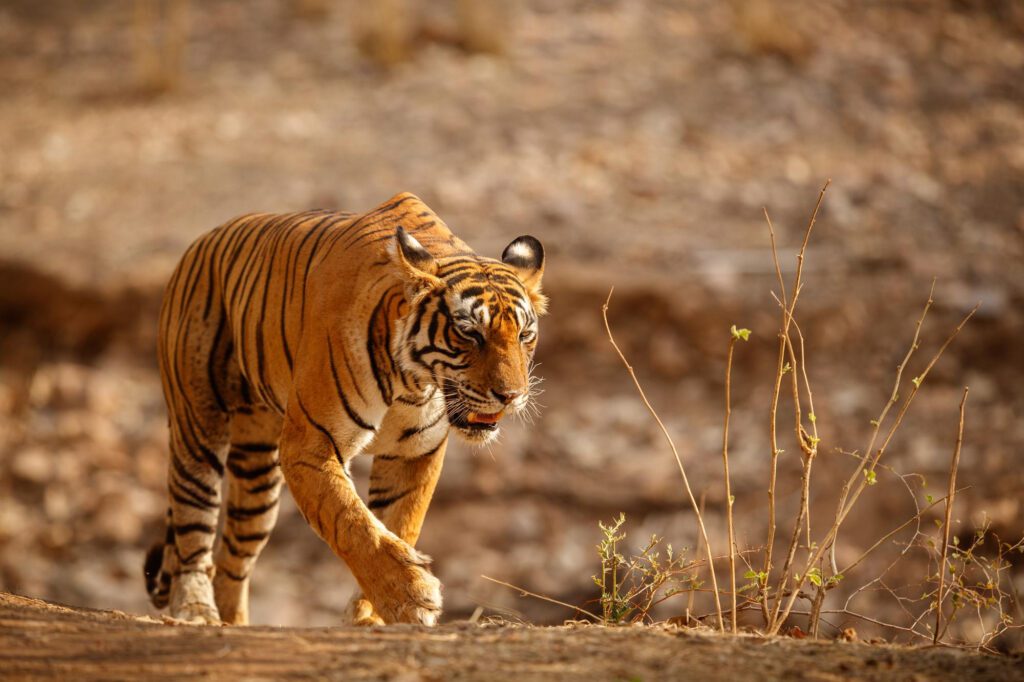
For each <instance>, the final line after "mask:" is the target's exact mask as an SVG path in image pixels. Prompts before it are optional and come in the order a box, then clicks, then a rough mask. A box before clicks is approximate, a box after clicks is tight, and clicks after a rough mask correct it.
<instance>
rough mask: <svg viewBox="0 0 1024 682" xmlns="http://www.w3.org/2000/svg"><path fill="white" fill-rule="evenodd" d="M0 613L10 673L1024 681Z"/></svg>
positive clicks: (613, 645) (973, 671) (687, 634)
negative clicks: (185, 652)
mask: <svg viewBox="0 0 1024 682" xmlns="http://www.w3.org/2000/svg"><path fill="white" fill-rule="evenodd" d="M0 625H2V627H0V661H2V662H3V664H4V672H5V674H7V675H14V676H24V677H31V678H32V679H38V680H48V679H68V678H74V679H76V680H109V679H126V678H145V679H181V678H182V677H189V678H192V679H195V678H203V679H239V678H244V679H247V680H281V679H339V680H401V681H402V682H405V681H406V680H409V681H410V682H418V681H428V680H551V679H558V680H665V679H699V680H709V681H716V680H755V679H757V680H760V679H774V680H778V679H787V680H815V681H820V680H838V679H853V680H921V679H926V680H965V679H970V680H972V681H976V682H983V681H987V680H992V681H993V682H996V681H998V682H1012V681H1013V680H1021V679H1024V665H1022V661H1021V660H1020V659H1019V658H1010V657H998V656H984V655H981V654H977V653H967V652H962V651H956V650H951V649H924V648H916V649H915V648H908V647H895V646H878V645H867V644H860V643H856V642H827V643H825V642H813V641H809V640H803V641H799V640H793V639H786V638H776V639H768V640H762V639H758V638H755V637H752V636H751V637H740V638H727V637H721V636H716V635H711V634H708V633H704V632H694V631H690V630H682V629H678V628H674V627H665V628H652V627H626V628H604V627H587V626H566V627H556V628H538V627H512V626H507V625H499V624H485V625H476V624H472V625H471V624H466V623H461V624H451V625H447V626H443V627H439V628H434V629H428V628H419V627H412V626H392V627H388V628H368V629H363V628H330V629H328V628H268V627H253V628H215V627H192V626H178V627H173V626H168V625H163V624H160V623H159V622H156V621H154V620H152V619H148V618H146V619H143V618H138V617H135V616H129V615H126V614H124V613H120V612H110V611H87V610H82V609H72V608H66V607H62V606H56V605H53V604H48V603H45V602H41V601H37V600H30V599H24V598H21V597H12V596H10V595H4V594H0ZM183 651H187V652H188V653H187V654H183V653H182V652H183Z"/></svg>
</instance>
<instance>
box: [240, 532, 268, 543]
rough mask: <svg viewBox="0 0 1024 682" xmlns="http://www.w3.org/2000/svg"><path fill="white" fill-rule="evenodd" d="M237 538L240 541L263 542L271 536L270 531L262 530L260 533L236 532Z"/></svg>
mask: <svg viewBox="0 0 1024 682" xmlns="http://www.w3.org/2000/svg"><path fill="white" fill-rule="evenodd" d="M234 535H235V540H237V541H238V542H262V541H263V540H266V539H267V538H269V537H270V531H262V532H259V533H245V534H243V533H235V534H234Z"/></svg>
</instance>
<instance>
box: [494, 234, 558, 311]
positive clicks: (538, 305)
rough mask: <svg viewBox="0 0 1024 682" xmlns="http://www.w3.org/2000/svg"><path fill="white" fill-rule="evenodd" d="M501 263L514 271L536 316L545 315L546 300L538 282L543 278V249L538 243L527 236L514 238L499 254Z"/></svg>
mask: <svg viewBox="0 0 1024 682" xmlns="http://www.w3.org/2000/svg"><path fill="white" fill-rule="evenodd" d="M501 261H502V262H503V263H504V264H505V265H507V266H509V267H510V268H512V269H513V270H515V271H516V275H517V276H518V277H519V281H521V282H522V283H523V286H524V287H526V291H527V293H529V294H530V300H531V301H532V302H533V308H534V310H536V311H537V314H538V315H543V314H544V313H546V312H547V309H548V298H547V296H545V295H544V294H543V293H541V289H540V280H541V278H542V277H543V276H544V247H543V246H541V243H540V241H538V240H537V239H536V238H534V237H531V236H529V235H523V236H522V237H516V238H515V239H513V240H512V243H511V244H509V245H508V246H506V247H505V250H504V251H502V252H501Z"/></svg>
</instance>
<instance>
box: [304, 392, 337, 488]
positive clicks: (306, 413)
mask: <svg viewBox="0 0 1024 682" xmlns="http://www.w3.org/2000/svg"><path fill="white" fill-rule="evenodd" d="M295 400H296V402H298V404H299V409H300V410H302V414H303V416H304V417H305V418H306V421H308V422H309V423H310V424H312V425H313V428H315V429H316V430H317V431H319V432H320V433H322V434H324V436H326V437H327V440H328V441H329V442H330V444H331V447H332V448H333V449H334V457H335V458H336V459H337V460H338V464H340V465H341V468H342V470H343V471H344V470H345V459H344V458H343V457H342V456H341V450H339V449H338V444H337V443H335V442H334V436H332V435H331V432H330V431H328V430H327V429H325V428H324V427H323V426H321V425H320V424H318V423H316V422H315V421H314V420H313V417H311V416H310V415H309V411H308V410H307V409H306V406H305V405H303V404H302V398H301V397H300V396H299V395H298V394H297V393H296V394H295ZM345 473H346V475H347V474H348V472H347V471H346V472H345Z"/></svg>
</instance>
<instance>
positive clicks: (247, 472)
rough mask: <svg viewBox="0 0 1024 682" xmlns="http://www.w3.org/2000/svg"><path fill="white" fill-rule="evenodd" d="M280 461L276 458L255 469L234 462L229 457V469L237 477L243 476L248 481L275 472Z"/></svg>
mask: <svg viewBox="0 0 1024 682" xmlns="http://www.w3.org/2000/svg"><path fill="white" fill-rule="evenodd" d="M279 463H280V462H278V461H277V460H276V459H275V460H274V461H273V462H271V463H270V464H267V465H265V466H261V467H256V468H255V469H246V468H245V467H242V466H239V465H238V463H237V462H233V461H231V460H230V459H229V460H228V470H229V471H230V472H231V474H232V475H233V476H234V477H235V478H241V479H244V480H246V481H252V480H254V479H257V478H261V477H263V476H266V475H267V474H269V473H271V472H273V471H274V470H275V469H277V466H278V464H279Z"/></svg>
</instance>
